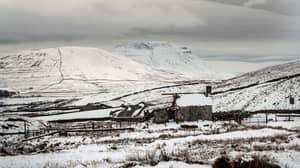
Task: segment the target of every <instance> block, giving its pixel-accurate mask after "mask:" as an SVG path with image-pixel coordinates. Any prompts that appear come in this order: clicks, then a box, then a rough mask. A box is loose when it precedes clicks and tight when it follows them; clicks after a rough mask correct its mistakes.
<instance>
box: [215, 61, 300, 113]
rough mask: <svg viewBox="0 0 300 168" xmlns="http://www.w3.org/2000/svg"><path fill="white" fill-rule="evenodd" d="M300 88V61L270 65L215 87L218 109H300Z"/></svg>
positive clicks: (216, 107) (216, 106) (216, 108)
mask: <svg viewBox="0 0 300 168" xmlns="http://www.w3.org/2000/svg"><path fill="white" fill-rule="evenodd" d="M299 88H300V61H294V62H290V63H286V64H280V65H275V66H271V67H267V68H264V69H261V70H258V71H254V72H250V73H246V74H244V75H242V76H239V77H236V78H233V79H230V80H228V81H226V82H223V83H221V84H219V85H217V86H216V87H214V92H215V93H216V94H215V95H214V111H216V112H217V111H232V110H245V111H259V110H299V109H300V90H299ZM290 97H292V98H294V104H291V103H290Z"/></svg>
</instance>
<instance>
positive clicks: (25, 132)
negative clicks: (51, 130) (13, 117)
mask: <svg viewBox="0 0 300 168" xmlns="http://www.w3.org/2000/svg"><path fill="white" fill-rule="evenodd" d="M24 137H25V138H26V137H27V129H26V121H24Z"/></svg>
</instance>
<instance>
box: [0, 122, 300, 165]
mask: <svg viewBox="0 0 300 168" xmlns="http://www.w3.org/2000/svg"><path fill="white" fill-rule="evenodd" d="M295 123H296V122H295ZM183 124H184V125H197V127H198V128H195V129H183V128H181V127H180V124H176V123H172V122H171V123H167V124H166V125H164V124H150V125H149V127H148V128H144V127H145V123H144V124H139V125H137V126H136V127H137V129H136V130H135V131H134V132H119V133H113V134H107V135H105V134H104V135H93V134H86V135H69V136H68V137H64V136H53V137H45V138H43V139H41V140H39V141H37V140H33V141H31V142H27V143H26V144H27V145H29V144H31V145H33V146H40V144H46V146H47V147H49V148H50V147H52V150H49V151H46V152H43V153H40V152H37V151H35V152H33V153H31V154H25V155H16V156H0V161H1V165H0V167H1V168H2V167H3V168H4V167H5V168H9V167H14V168H18V167H37V168H38V167H107V168H109V167H112V168H113V167H121V166H124V165H126V164H128V165H133V167H136V168H142V167H156V168H160V167H164V166H173V167H187V168H190V167H191V168H193V167H200V168H202V167H203V168H208V167H211V164H212V162H213V161H214V160H215V159H216V158H217V157H220V156H221V155H224V154H227V155H228V156H230V157H237V156H244V157H245V158H247V157H248V158H249V157H251V156H253V155H260V156H265V157H268V158H270V159H271V160H272V161H273V162H274V163H277V164H279V165H281V166H286V167H287V168H296V167H297V166H298V164H299V156H300V152H299V150H300V149H299V145H300V139H299V135H298V134H297V133H296V132H295V131H292V130H285V129H280V128H263V127H247V126H238V125H237V124H235V123H229V122H225V123H224V122H216V123H214V122H210V121H198V122H187V123H182V124H181V125H183ZM297 124H298V125H299V121H297ZM200 163H201V164H200ZM151 165H152V166H151Z"/></svg>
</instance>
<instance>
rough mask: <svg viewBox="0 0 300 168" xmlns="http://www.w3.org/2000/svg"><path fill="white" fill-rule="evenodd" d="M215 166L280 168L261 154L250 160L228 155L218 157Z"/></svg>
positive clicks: (222, 167) (225, 167)
mask: <svg viewBox="0 0 300 168" xmlns="http://www.w3.org/2000/svg"><path fill="white" fill-rule="evenodd" d="M213 168H280V166H279V165H276V164H274V163H271V162H270V160H268V159H267V158H263V157H259V156H254V157H253V159H252V160H250V161H245V160H242V159H241V158H238V159H235V160H230V159H229V158H228V157H226V156H223V157H220V158H218V159H216V161H215V162H214V163H213Z"/></svg>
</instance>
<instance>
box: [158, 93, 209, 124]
mask: <svg viewBox="0 0 300 168" xmlns="http://www.w3.org/2000/svg"><path fill="white" fill-rule="evenodd" d="M173 97H174V100H173V103H172V106H171V107H168V108H165V109H158V110H155V111H154V112H153V121H154V122H156V123H163V122H167V121H169V120H174V121H177V122H182V121H197V120H212V100H211V97H208V96H205V95H204V94H174V95H173Z"/></svg>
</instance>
